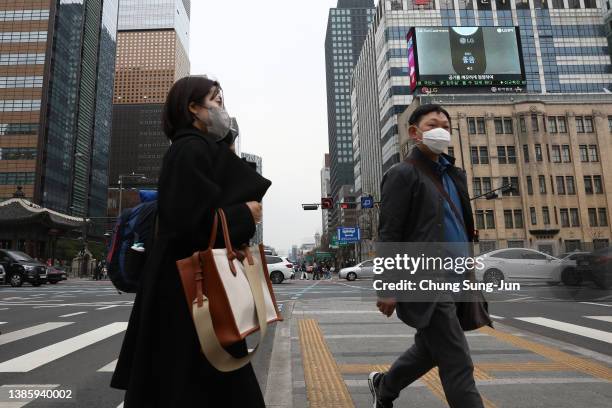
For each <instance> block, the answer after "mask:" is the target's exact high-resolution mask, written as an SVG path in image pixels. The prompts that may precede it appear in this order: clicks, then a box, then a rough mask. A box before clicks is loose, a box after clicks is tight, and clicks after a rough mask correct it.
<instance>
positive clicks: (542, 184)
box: [538, 176, 546, 194]
mask: <svg viewBox="0 0 612 408" xmlns="http://www.w3.org/2000/svg"><path fill="white" fill-rule="evenodd" d="M538 181H539V183H540V194H546V178H545V177H544V176H538Z"/></svg>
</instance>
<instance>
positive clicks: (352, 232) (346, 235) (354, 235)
mask: <svg viewBox="0 0 612 408" xmlns="http://www.w3.org/2000/svg"><path fill="white" fill-rule="evenodd" d="M360 239H361V231H360V230H359V227H338V241H339V242H359V240H360Z"/></svg>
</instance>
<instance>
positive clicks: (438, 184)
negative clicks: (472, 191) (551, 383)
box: [406, 159, 465, 227]
mask: <svg viewBox="0 0 612 408" xmlns="http://www.w3.org/2000/svg"><path fill="white" fill-rule="evenodd" d="M406 161H407V162H408V163H410V164H412V165H414V166H415V167H417V168H418V169H420V170H421V171H423V172H424V173H425V174H427V176H428V177H429V178H430V179H431V181H432V182H433V183H434V185H435V186H436V189H437V190H438V192H439V193H440V195H441V196H442V197H444V199H445V200H446V201H447V202H448V205H449V206H450V208H451V210H452V211H453V213H454V214H455V217H457V220H458V221H461V222H463V224H464V227H465V220H464V219H463V215H462V214H461V212H460V211H459V209H458V208H457V206H456V205H455V203H454V202H453V200H452V199H451V198H450V196H449V195H448V192H447V191H446V189H445V188H444V186H443V185H442V183H441V182H440V180H439V179H438V178H437V177H436V176H435V175H434V174H433V172H432V171H431V169H428V168H427V167H426V166H424V165H423V164H422V163H419V162H418V161H416V160H414V159H407V160H406Z"/></svg>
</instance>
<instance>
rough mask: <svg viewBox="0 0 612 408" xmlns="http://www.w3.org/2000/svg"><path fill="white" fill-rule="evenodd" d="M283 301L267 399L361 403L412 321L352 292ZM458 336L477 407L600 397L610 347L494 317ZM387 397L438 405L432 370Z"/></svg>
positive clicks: (586, 403) (402, 345)
mask: <svg viewBox="0 0 612 408" xmlns="http://www.w3.org/2000/svg"><path fill="white" fill-rule="evenodd" d="M284 307H285V311H284V316H285V321H284V322H282V323H280V324H279V325H278V327H277V328H276V334H275V338H274V346H273V352H272V360H271V362H270V370H269V373H268V379H267V382H266V401H267V403H268V406H270V407H283V408H289V407H294V408H302V407H304V408H306V407H310V408H353V407H359V408H361V407H363V408H365V407H371V406H372V401H371V396H370V392H369V389H368V386H367V376H368V373H369V372H370V371H372V370H385V369H387V367H388V365H389V364H390V363H392V362H393V361H394V359H395V358H396V357H398V356H399V355H400V354H401V353H402V352H403V351H405V350H406V349H407V348H408V347H410V346H411V345H412V342H413V335H414V330H413V329H411V328H409V327H408V326H406V325H404V324H403V323H401V322H400V321H399V320H398V319H397V318H396V317H392V318H390V319H387V318H386V317H384V316H382V315H381V314H380V313H378V312H377V311H376V310H375V307H374V305H369V304H367V303H364V302H362V301H361V299H359V298H335V299H325V301H324V302H321V300H320V299H317V300H301V301H295V302H286V303H285V306H284ZM467 336H468V341H469V343H470V348H471V350H472V357H473V360H474V363H475V364H476V370H475V377H476V382H477V385H478V388H479V390H480V392H481V394H482V396H483V399H484V401H485V406H486V407H517V408H519V407H520V408H526V407H543V408H547V407H551V408H552V407H555V408H560V407H568V408H569V407H571V408H576V407H589V408H600V407H601V408H604V407H605V408H608V407H610V401H612V368H611V367H612V357H609V356H606V355H602V354H598V353H595V352H592V351H589V350H585V349H580V348H579V347H576V346H573V345H571V344H568V343H562V342H558V341H553V340H550V339H548V338H544V337H539V336H535V335H533V334H531V333H527V332H520V331H518V330H516V329H513V328H511V327H509V326H503V325H502V324H496V329H495V330H493V329H489V328H485V329H481V330H478V331H474V332H470V333H468V334H467ZM289 356H291V358H290V359H289ZM395 406H396V407H445V406H447V404H446V399H445V398H444V392H443V390H442V387H441V384H440V381H439V378H438V375H437V370H435V369H434V370H432V371H430V372H429V373H428V374H427V375H425V376H424V377H423V378H422V379H421V380H419V381H417V382H416V383H414V384H412V385H411V386H410V387H408V388H407V389H406V390H404V391H403V392H402V394H401V396H400V398H399V399H398V400H397V401H396V402H395Z"/></svg>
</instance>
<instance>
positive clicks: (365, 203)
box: [361, 196, 374, 209]
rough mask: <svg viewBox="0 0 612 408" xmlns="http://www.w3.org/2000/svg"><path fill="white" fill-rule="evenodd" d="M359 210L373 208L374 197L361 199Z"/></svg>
mask: <svg viewBox="0 0 612 408" xmlns="http://www.w3.org/2000/svg"><path fill="white" fill-rule="evenodd" d="M361 208H362V209H363V208H374V197H372V196H367V197H361Z"/></svg>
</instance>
